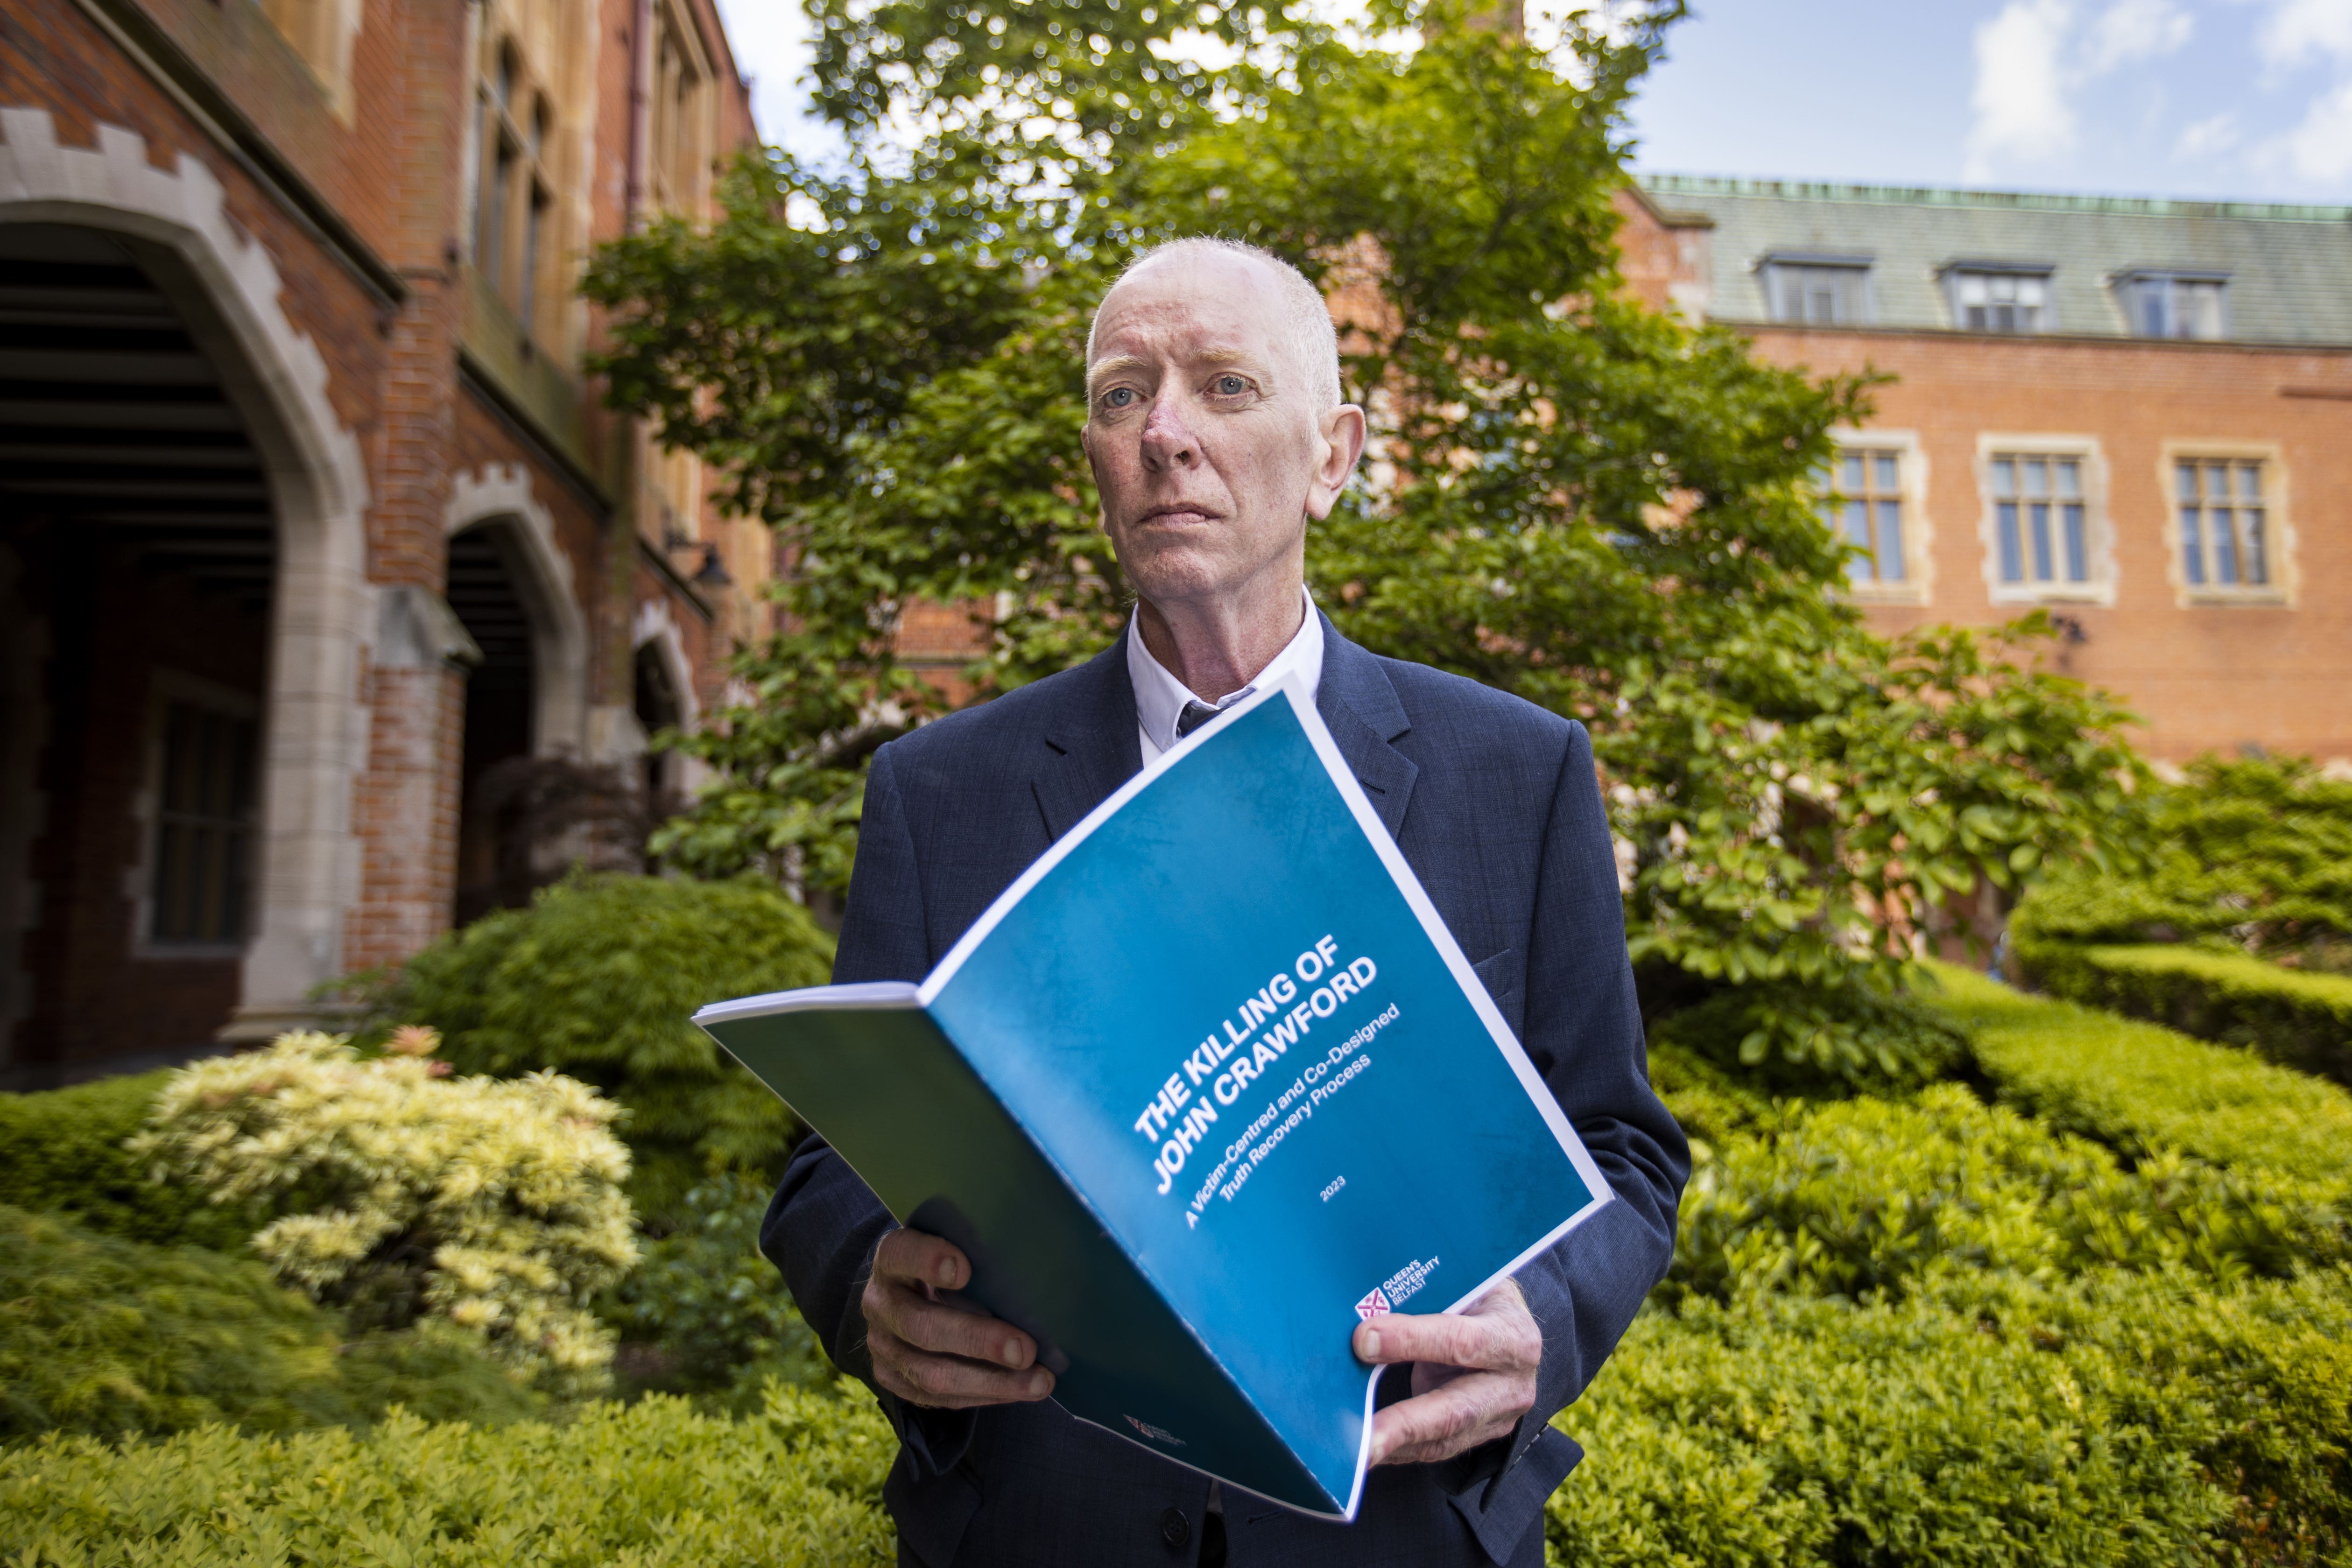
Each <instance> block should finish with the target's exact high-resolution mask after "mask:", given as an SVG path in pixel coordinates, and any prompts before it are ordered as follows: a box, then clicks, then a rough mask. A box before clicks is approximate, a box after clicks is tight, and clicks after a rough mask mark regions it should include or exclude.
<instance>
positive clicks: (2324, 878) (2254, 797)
mask: <svg viewBox="0 0 2352 1568" xmlns="http://www.w3.org/2000/svg"><path fill="white" fill-rule="evenodd" d="M2143 812H2144V814H2145V817H2146V819H2147V826H2148V830H2149V831H2150V833H2151V835H2152V836H2153V838H2154V839H2155V840H2156V841H2157V842H2158V848H2157V850H2156V852H2155V853H2154V856H2153V858H2152V860H2151V861H2150V862H2149V864H2148V865H2147V869H2146V870H2145V871H2144V872H2142V873H2139V874H2136V875H2133V876H2128V877H2117V876H2113V875H2105V874H2093V873H2089V872H2087V871H2086V872H2077V873H2070V874H2064V875H2061V876H2058V877H2056V878H2053V880H2052V881H2051V882H2050V883H2048V884H2047V885H2045V886H2043V887H2042V888H2040V889H2038V890H2037V891H2036V892H2035V893H2034V894H2033V895H2032V897H2031V898H2029V899H2027V900H2026V901H2025V903H2024V904H2021V906H2020V907H2019V909H2018V911H2017V916H2016V926H2015V930H2016V935H2017V936H2018V938H2019V939H2020V940H2021V941H2039V942H2044V943H2048V942H2084V943H2088V942H2102V943H2115V942H2179V941H2183V940H2186V939H2189V938H2192V937H2197V936H2215V937H2222V936H2226V937H2228V938H2230V939H2231V940H2232V941H2235V942H2237V943H2239V944H2240V945H2242V946H2245V947H2247V948H2249V949H2252V950H2254V951H2258V952H2260V953H2262V954H2263V956H2266V957H2273V958H2282V959H2289V960H2293V959H2297V958H2301V957H2304V956H2306V955H2307V954H2308V953H2309V952H2310V951H2312V950H2313V949H2314V947H2316V949H2317V950H2318V951H2319V952H2321V953H2322V954H2325V953H2327V952H2330V951H2332V950H2335V949H2336V947H2337V946H2339V945H2340V944H2342V943H2343V942H2344V941H2345V939H2347V938H2352V783H2347V782H2345V781H2343V780H2340V779H2327V778H2326V777H2323V776H2322V775H2321V774H2320V772H2319V771H2318V770H2317V769H2316V768H2314V767H2313V766H2312V765H2311V764H2310V763H2309V762H2306V761H2303V760H2300V759H2297V758H2283V759H2275V760H2273V759H2259V758H2257V759H2247V760H2238V761H2225V760H2223V759H2221V758H2210V757H2209V758H2200V760H2198V761H2196V762H2194V763H2191V764H2190V765H2189V777H2188V779H2187V780H2186V781H2185V782H2183V783H2182V784H2179V785H2178V786H2175V787H2172V788H2170V789H2158V790H2156V791H2154V792H2152V793H2151V794H2150V795H2149V796H2148V797H2147V801H2146V804H2145V806H2144V807H2143Z"/></svg>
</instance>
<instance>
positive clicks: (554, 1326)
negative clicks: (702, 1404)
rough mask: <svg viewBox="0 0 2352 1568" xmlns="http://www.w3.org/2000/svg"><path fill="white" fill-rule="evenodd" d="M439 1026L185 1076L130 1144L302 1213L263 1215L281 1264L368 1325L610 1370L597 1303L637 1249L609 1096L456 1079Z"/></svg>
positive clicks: (580, 1368) (222, 1188) (222, 1193)
mask: <svg viewBox="0 0 2352 1568" xmlns="http://www.w3.org/2000/svg"><path fill="white" fill-rule="evenodd" d="M433 1043H434V1040H433V1038H432V1034H431V1031H430V1030H406V1031H404V1033H403V1035H402V1036H401V1037H399V1038H396V1039H395V1041H394V1044H395V1046H396V1047H398V1048H401V1049H399V1050H397V1051H395V1053H394V1054H392V1055H389V1056H385V1057H383V1058H380V1059H377V1060H374V1061H362V1060H361V1059H360V1056H359V1054H358V1052H357V1051H354V1050H353V1049H352V1046H351V1045H350V1043H349V1042H347V1041H345V1040H341V1039H340V1038H337V1037H333V1036H329V1035H322V1034H307V1033H306V1034H289V1035H281V1036H279V1037H278V1040H277V1042H276V1043H274V1044H273V1045H271V1046H270V1047H269V1048H268V1050H266V1051H253V1052H250V1053H248V1054H246V1055H241V1056H231V1057H222V1058H217V1059H215V1060H213V1061H201V1062H197V1063H195V1064H194V1065H192V1066H189V1067H185V1068H182V1069H181V1070H179V1071H177V1072H174V1073H173V1075H172V1078H171V1081H170V1082H169V1083H168V1084H167V1085H166V1086H165V1088H164V1090H163V1093H162V1094H161V1095H159V1096H158V1097H157V1098H156V1101H155V1105H154V1109H153V1111H152V1113H151V1126H150V1129H149V1130H148V1131H147V1132H145V1133H142V1134H141V1135H140V1136H139V1137H138V1138H137V1139H135V1140H133V1142H132V1145H131V1147H132V1150H133V1152H134V1153H136V1154H138V1155H142V1157H145V1158H148V1159H151V1160H152V1161H153V1162H154V1163H155V1166H156V1169H157V1172H158V1174H159V1175H163V1174H168V1175H170V1176H173V1177H174V1178H176V1179H179V1180H183V1181H186V1182H188V1183H190V1184H192V1185H193V1186H195V1187H196V1188H197V1189H199V1190H201V1191H204V1192H206V1193H209V1194H211V1195H213V1196H214V1197H217V1198H219V1199H220V1200H222V1201H224V1202H228V1203H241V1202H246V1201H249V1200H253V1199H257V1198H258V1199H269V1198H275V1199H277V1200H278V1202H280V1203H281V1204H282V1206H283V1207H285V1208H287V1209H288V1210H289V1211H290V1212H289V1213H287V1214H286V1215H285V1217H284V1218H279V1219H277V1220H274V1221H272V1222H271V1223H270V1224H268V1225H267V1226H265V1227H263V1228H261V1229H260V1230H259V1231H257V1232H256V1233H255V1234H254V1237H253V1241H252V1246H253V1249H254V1250H255V1251H256V1252H257V1253H259V1254H260V1255H261V1257H262V1258H263V1259H264V1260H266V1261H267V1262H268V1264H269V1265H270V1266H271V1268H272V1269H274V1270H276V1272H277V1274H278V1277H279V1278H280V1279H282V1280H284V1281H288V1282H289V1283H292V1284H296V1285H299V1287H301V1288H302V1289H303V1290H305V1291H309V1292H310V1293H311V1294H312V1295H313V1296H315V1297H318V1298H319V1299H320V1300H322V1301H328V1302H330V1303H331V1304H333V1305H335V1306H338V1307H341V1308H342V1309H344V1310H345V1311H347V1312H349V1313H350V1314H351V1316H352V1319H353V1321H354V1322H356V1323H357V1324H359V1325H360V1326H362V1327H368V1328H378V1327H380V1328H393V1329H397V1328H404V1327H406V1326H408V1325H409V1324H410V1323H412V1322H415V1321H416V1319H417V1318H418V1317H419V1316H420V1315H421V1314H425V1313H430V1314H433V1315H435V1316H438V1317H441V1318H444V1319H446V1321H448V1322H452V1323H455V1324H457V1325H458V1326H459V1327H460V1328H463V1329H465V1330H467V1331H468V1332H469V1333H472V1334H474V1335H476V1336H478V1338H479V1340H480V1341H481V1343H484V1344H486V1345H488V1347H489V1348H490V1349H491V1350H492V1352H493V1353H494V1354H497V1355H499V1356H500V1357H501V1358H503V1359H504V1360H506V1361H507V1362H509V1364H512V1365H513V1366H515V1367H516V1368H518V1369H519V1370H521V1371H525V1372H529V1373H531V1374H533V1375H538V1374H542V1373H544V1374H551V1375H554V1377H555V1378H556V1379H557V1380H558V1384H559V1385H561V1386H563V1387H566V1388H572V1389H578V1388H588V1387H593V1386H595V1385H596V1384H597V1383H598V1381H599V1380H600V1379H601V1377H602V1375H603V1372H604V1367H605V1365H606V1364H608V1363H609V1362H610V1361H611V1359H612V1354H613V1344H612V1335H611V1333H610V1332H609V1331H607V1330H606V1329H605V1328H604V1325H602V1324H601V1323H599V1322H597V1321H596V1320H595V1318H594V1317H593V1315H592V1314H591V1313H590V1312H588V1311H587V1306H586V1303H587V1302H588V1301H589V1300H590V1299H591V1298H593V1296H594V1295H595V1294H596V1292H597V1291H602V1290H603V1289H604V1288H605V1287H606V1286H608V1285H610V1284H612V1283H613V1282H614V1281H616V1280H617V1279H619V1278H620V1276H621V1274H622V1273H623V1272H624V1271H625V1270H627V1268H628V1267H629V1265H630V1264H631V1263H633V1262H635V1260H636V1244H635V1239H634V1238H633V1237H632V1234H631V1223H630V1214H629V1204H628V1199H627V1198H625V1197H623V1196H622V1193H621V1187H620V1184H621V1182H622V1180H623V1179H624V1178H625V1177H626V1176H627V1175H628V1169H629V1155H628V1151H627V1150H626V1149H625V1148H623V1147H622V1146H621V1144H620V1142H619V1140H618V1139H616V1138H614V1136H613V1135H612V1134H611V1133H610V1132H608V1131H607V1130H606V1128H607V1126H608V1125H609V1124H610V1123H611V1122H612V1120H613V1117H614V1113H615V1107H614V1105H613V1103H611V1102H610V1101H607V1100H604V1099H600V1098H599V1097H598V1096H596V1095H595V1094H594V1093H593V1092H590V1091H589V1090H588V1089H587V1088H586V1087H585V1086H584V1085H583V1084H581V1083H578V1082H574V1081H572V1080H571V1079H568V1078H565V1077H562V1076H561V1075H560V1074H557V1073H553V1072H534V1073H531V1074H530V1075H529V1076H527V1077H525V1078H522V1079H520V1080H519V1081H514V1082H505V1081H500V1080H498V1079H492V1078H450V1077H446V1076H445V1075H446V1073H447V1072H448V1071H449V1069H448V1064H447V1063H446V1062H441V1061H427V1060H425V1058H424V1056H423V1054H422V1053H423V1052H424V1051H426V1050H429V1049H430V1048H431V1046H432V1045H433Z"/></svg>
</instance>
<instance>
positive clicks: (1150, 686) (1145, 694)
mask: <svg viewBox="0 0 2352 1568" xmlns="http://www.w3.org/2000/svg"><path fill="white" fill-rule="evenodd" d="M1299 595H1300V597H1301V598H1302V599H1303V600H1304V601H1306V605H1307V615H1306V618H1305V619H1304V620H1302V621H1301V622H1299V624H1298V632H1297V635H1296V636H1294V637H1292V638H1291V639H1290V641H1289V642H1288V643H1285V644H1284V645H1283V649H1282V652H1281V653H1276V655H1275V656H1274V658H1273V660H1272V661H1271V662H1269V663H1268V664H1267V665H1266V666H1265V669H1263V670H1260V671H1259V672H1258V673H1257V674H1256V676H1255V678H1254V679H1252V680H1251V682H1250V684H1249V685H1245V686H1244V687H1243V688H1242V689H1241V690H1239V691H1237V692H1235V693H1234V694H1233V695H1231V696H1228V697H1227V698H1225V699H1224V701H1223V702H1219V703H1211V704H1210V706H1212V707H1214V708H1217V709H1220V710H1223V709H1224V708H1229V707H1231V706H1234V704H1235V703H1237V702H1239V701H1241V700H1242V699H1243V698H1244V697H1245V696H1248V695H1250V694H1251V693H1252V692H1255V691H1258V690H1261V689H1263V688H1264V687H1266V686H1270V685H1273V684H1274V683H1276V681H1279V680H1281V679H1282V678H1283V677H1284V676H1285V675H1294V674H1295V675H1297V677H1298V681H1299V684H1300V685H1303V686H1304V687H1306V689H1307V701H1308V702H1313V701H1314V700H1315V694H1316V688H1317V687H1318V686H1319V685H1322V682H1323V617H1322V616H1320V615H1318V614H1317V613H1316V612H1315V596H1314V595H1313V594H1311V593H1308V592H1307V591H1306V590H1305V589H1304V588H1301V589H1300V590H1299ZM1127 678H1128V680H1129V682H1130V683H1132V684H1133V685H1134V686H1135V717H1136V726H1137V727H1138V728H1139V729H1140V730H1142V732H1143V739H1144V741H1145V743H1146V745H1147V747H1148V750H1149V755H1147V756H1146V757H1145V758H1144V760H1145V761H1146V762H1149V761H1150V760H1152V758H1155V757H1157V756H1159V755H1160V753H1161V752H1163V751H1166V750H1167V749H1168V748H1169V747H1172V746H1174V745H1175V744H1176V721H1177V720H1178V719H1179V718H1181V717H1182V716H1183V713H1184V705H1185V704H1186V703H1190V702H1207V701H1208V699H1207V698H1205V697H1202V696H1198V695H1195V694H1194V693H1193V692H1192V691H1191V690H1190V689H1188V688H1187V687H1186V686H1185V685H1184V683H1183V682H1181V681H1180V680H1178V679H1177V678H1176V677H1175V676H1174V675H1171V674H1169V673H1168V669H1167V666H1165V665H1164V664H1160V661H1159V660H1157V659H1155V658H1153V657H1152V656H1151V650H1150V649H1149V648H1147V647H1145V646H1144V645H1143V634H1142V633H1141V632H1139V631H1138V630H1137V629H1136V624H1135V620H1134V618H1133V617H1132V616H1130V617H1129V619H1128V623H1127Z"/></svg>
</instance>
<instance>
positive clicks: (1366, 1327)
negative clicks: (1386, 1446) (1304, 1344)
mask: <svg viewBox="0 0 2352 1568" xmlns="http://www.w3.org/2000/svg"><path fill="white" fill-rule="evenodd" d="M1516 1331H1517V1324H1515V1323H1507V1322H1503V1321H1501V1320H1498V1319H1496V1318H1489V1317H1481V1316H1476V1315H1473V1314H1470V1313H1452V1312H1447V1313H1436V1314H1432V1315H1430V1316H1426V1317H1423V1316H1408V1315H1407V1314H1405V1313H1402V1312H1391V1313H1388V1314H1385V1315H1384V1316H1381V1317H1377V1318H1372V1319H1370V1320H1369V1321H1367V1322H1362V1323H1360V1324H1358V1325H1357V1327H1356V1356H1357V1359H1359V1360H1360V1361H1363V1362H1365V1363H1367V1364H1370V1365H1374V1366H1381V1365H1387V1364H1393V1363H1396V1362H1401V1361H1431V1362H1436V1363H1437V1364H1440V1365H1444V1366H1470V1367H1480V1368H1486V1369H1490V1370H1494V1371H1518V1370H1522V1369H1524V1368H1525V1367H1526V1366H1527V1365H1528V1364H1530V1363H1529V1362H1528V1357H1527V1355H1526V1354H1524V1349H1523V1347H1522V1346H1521V1345H1520V1343H1519V1340H1520V1337H1521V1336H1520V1335H1519V1333H1517V1332H1516Z"/></svg>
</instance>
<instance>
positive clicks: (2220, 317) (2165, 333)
mask: <svg viewBox="0 0 2352 1568" xmlns="http://www.w3.org/2000/svg"><path fill="white" fill-rule="evenodd" d="M2229 284H2230V275H2229V274H2228V273H2226V272H2203V271H2192V270H2185V269H2180V268H2155V267H2142V268H2139V269H2137V270H2136V271H2132V272H2126V273H2119V274H2117V275H2116V297H2117V298H2118V299H2119V300H2120V301H2121V302H2122V304H2123V308H2124V319H2125V320H2126V321H2127V322H2128V323H2130V326H2131V330H2132V333H2133V335H2134V336H2136V337H2141V338H2202V339H2208V340H2211V339H2218V338H2222V337H2226V336H2227V335H2228V334H2229V330H2230V319H2229V310H2228V305H2229V298H2228V295H2227V292H2226V291H2227V289H2228V287H2229Z"/></svg>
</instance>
